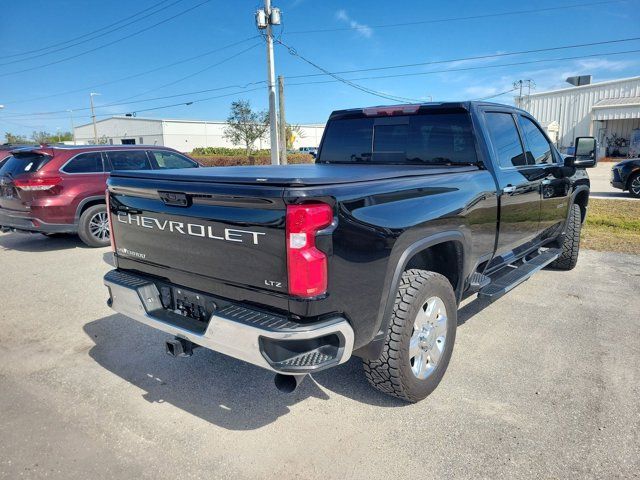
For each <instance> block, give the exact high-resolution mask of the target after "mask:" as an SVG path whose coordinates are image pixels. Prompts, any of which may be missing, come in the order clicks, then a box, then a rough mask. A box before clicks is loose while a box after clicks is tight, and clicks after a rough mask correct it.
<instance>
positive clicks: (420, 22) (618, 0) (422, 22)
mask: <svg viewBox="0 0 640 480" xmlns="http://www.w3.org/2000/svg"><path fill="white" fill-rule="evenodd" d="M626 2H627V0H610V1H602V2H590V3H578V4H573V5H561V6H556V7H547V8H535V9H531V10H512V11H509V12H499V13H486V14H480V15H469V16H464V17H449V18H438V19H431V20H417V21H412V22H401V23H387V24H378V25H367V28H372V29H376V28H396V27H407V26H412V25H426V24H430V23H444V22H455V21H461V20H478V19H482V18H492V17H503V16H508V15H521V14H527V13H540V12H551V11H556V10H564V9H570V8H579V7H592V6H597V5H607V4H612V3H626ZM360 29H362V26H355V27H351V26H349V27H336V28H320V29H316V30H294V31H288V32H287V35H299V34H307V33H328V32H341V31H348V30H360Z"/></svg>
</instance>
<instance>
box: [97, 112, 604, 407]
mask: <svg viewBox="0 0 640 480" xmlns="http://www.w3.org/2000/svg"><path fill="white" fill-rule="evenodd" d="M576 145H577V146H578V149H577V152H578V155H579V156H577V157H567V158H563V157H562V156H561V155H560V154H559V152H558V151H557V150H556V148H555V147H554V145H553V143H552V142H551V141H550V140H549V138H548V137H547V135H546V133H545V132H544V130H543V129H542V128H541V127H540V125H539V124H538V123H537V122H536V120H535V119H534V118H533V117H531V115H530V114H528V113H527V112H525V111H523V110H519V109H516V108H514V107H510V106H506V105H498V104H491V103H476V102H463V103H438V104H433V103H431V104H425V105H404V106H403V105H400V106H392V107H372V108H365V109H354V110H343V111H337V112H334V113H333V114H332V115H331V117H330V118H329V121H328V123H327V127H326V130H325V132H324V135H323V139H322V143H321V145H320V149H319V153H318V158H317V160H316V162H315V164H313V165H288V166H278V167H275V166H273V167H272V166H268V167H262V166H252V167H226V168H217V169H215V171H212V170H206V169H199V170H190V171H189V170H180V171H177V172H170V173H169V172H163V171H117V172H113V173H112V175H111V177H110V178H109V181H108V185H109V194H108V195H109V196H108V198H109V205H110V207H109V219H110V221H111V223H112V227H113V228H112V232H113V248H114V255H115V261H116V267H117V268H116V269H115V270H112V271H110V272H109V273H107V275H106V276H105V278H104V282H105V284H106V285H107V286H108V289H109V300H108V305H110V306H111V308H113V309H114V310H116V311H117V312H120V313H122V314H124V315H127V316H129V317H131V318H134V319H136V320H139V321H140V322H143V323H145V324H147V325H150V326H152V327H155V328H157V329H159V330H162V331H164V332H167V333H170V334H173V335H175V338H174V339H173V340H169V341H168V342H167V343H166V346H165V348H166V350H167V352H168V353H169V354H171V355H173V356H188V355H189V354H190V353H191V351H192V349H193V348H194V347H195V346H197V345H200V346H204V347H207V348H210V349H212V350H216V351H218V352H221V353H224V354H227V355H230V356H232V357H235V358H238V359H241V360H244V361H247V362H250V363H252V364H255V365H258V366H260V367H263V368H266V369H268V370H271V371H272V372H274V373H276V376H275V382H276V386H278V387H279V388H280V389H282V390H285V391H290V390H292V389H293V388H295V386H296V385H297V384H298V383H299V381H300V379H301V378H302V377H303V376H304V375H305V374H308V373H312V372H317V371H319V370H323V369H327V368H331V367H334V366H336V365H339V364H341V363H344V362H346V361H347V360H348V359H349V358H350V357H351V356H352V355H355V356H358V357H361V358H362V359H363V361H364V373H365V375H366V377H367V379H368V380H369V382H370V383H371V385H373V386H374V387H375V388H377V389H379V390H380V391H382V392H384V393H387V394H390V395H393V396H396V397H398V398H401V399H403V400H406V401H409V402H415V401H418V400H421V399H423V398H425V397H426V396H427V395H428V394H429V393H431V392H432V391H433V389H434V388H436V386H437V385H438V383H439V382H440V380H441V379H442V377H443V375H444V373H445V370H446V369H447V365H448V363H449V359H450V358H451V354H452V351H453V343H454V340H455V336H456V326H457V308H458V305H459V303H460V302H461V301H462V299H463V298H465V297H467V296H470V295H472V294H478V295H479V296H481V297H482V298H485V299H487V300H495V299H497V298H499V297H500V296H502V295H505V294H506V293H508V292H509V291H511V290H512V289H513V288H514V287H516V286H517V285H519V284H520V283H522V282H524V281H525V280H527V279H528V278H529V277H530V276H531V275H533V274H534V273H535V272H537V271H539V270H540V269H542V268H544V267H545V266H551V267H553V268H556V269H560V270H570V269H572V268H574V267H575V265H576V263H577V261H578V252H579V247H580V229H581V226H582V224H583V222H584V220H585V216H586V213H587V202H588V200H589V187H590V183H589V178H588V176H587V173H586V171H585V167H591V166H593V165H594V163H595V148H596V142H595V139H594V138H591V137H582V138H578V139H576ZM581 152H582V153H581ZM549 314H550V315H552V314H553V312H551V311H549ZM501 341H503V342H508V341H509V339H508V338H504V339H502V340H501ZM140 343H144V341H143V340H140ZM531 361H536V359H535V358H534V357H532V358H531ZM496 381H499V379H497V380H496Z"/></svg>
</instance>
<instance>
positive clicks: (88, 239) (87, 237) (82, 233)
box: [78, 204, 111, 247]
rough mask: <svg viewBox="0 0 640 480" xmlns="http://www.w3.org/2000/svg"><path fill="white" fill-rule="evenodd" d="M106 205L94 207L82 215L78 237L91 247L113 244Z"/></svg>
mask: <svg viewBox="0 0 640 480" xmlns="http://www.w3.org/2000/svg"><path fill="white" fill-rule="evenodd" d="M109 235H110V234H109V217H108V216H107V206H106V205H104V204H103V205H94V206H92V207H89V208H87V209H86V210H85V211H84V212H82V215H80V223H79V225H78V236H79V237H80V240H82V241H83V242H84V243H85V244H86V245H88V246H89V247H106V246H107V245H109V244H110V243H111V238H110V236H109Z"/></svg>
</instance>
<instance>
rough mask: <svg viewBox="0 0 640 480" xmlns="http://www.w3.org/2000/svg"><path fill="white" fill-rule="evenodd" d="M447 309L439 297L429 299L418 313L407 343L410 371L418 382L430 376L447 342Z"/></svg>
mask: <svg viewBox="0 0 640 480" xmlns="http://www.w3.org/2000/svg"><path fill="white" fill-rule="evenodd" d="M447 321H448V320H447V309H446V307H445V305H444V302H443V301H442V299H441V298H440V297H430V298H428V299H427V301H426V302H425V303H424V305H422V307H421V308H420V310H419V311H418V315H416V318H415V320H414V323H413V333H412V334H411V341H410V342H409V360H410V362H411V371H412V372H413V374H414V375H415V376H416V377H417V378H419V379H420V380H424V379H425V378H427V377H428V376H429V375H431V374H432V373H433V372H434V371H435V369H436V367H437V366H438V363H439V362H440V358H441V357H442V353H443V352H444V347H445V344H446V341H447Z"/></svg>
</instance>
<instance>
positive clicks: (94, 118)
mask: <svg viewBox="0 0 640 480" xmlns="http://www.w3.org/2000/svg"><path fill="white" fill-rule="evenodd" d="M95 95H100V94H99V93H93V92H92V93H90V94H89V101H90V103H91V118H92V119H93V138H94V140H95V142H96V145H98V127H96V113H95V111H94V110H93V97H94V96H95Z"/></svg>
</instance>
